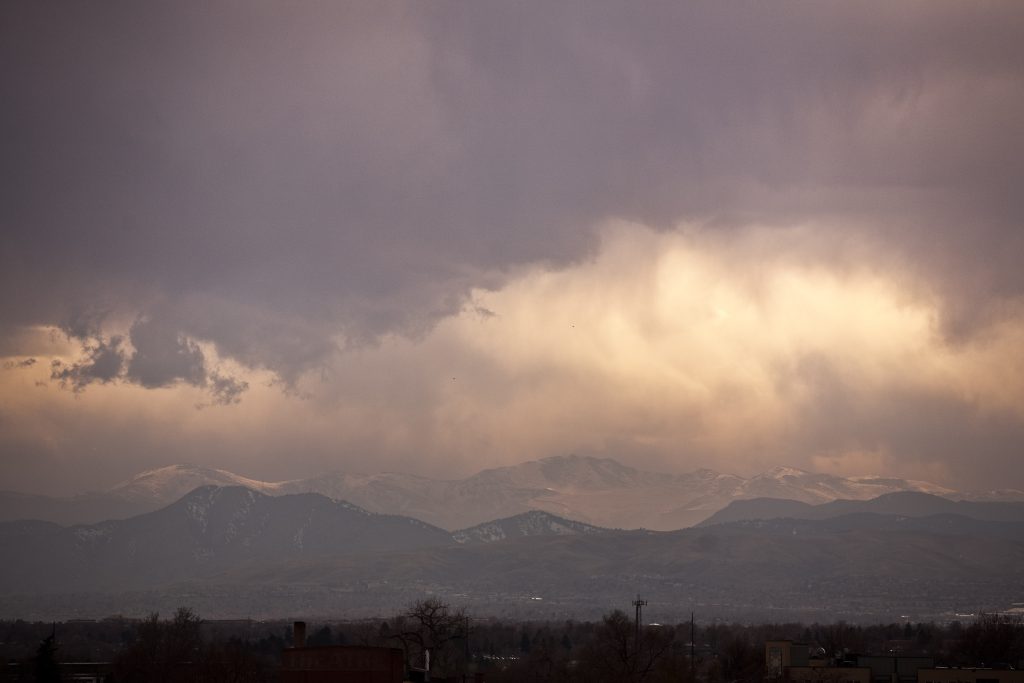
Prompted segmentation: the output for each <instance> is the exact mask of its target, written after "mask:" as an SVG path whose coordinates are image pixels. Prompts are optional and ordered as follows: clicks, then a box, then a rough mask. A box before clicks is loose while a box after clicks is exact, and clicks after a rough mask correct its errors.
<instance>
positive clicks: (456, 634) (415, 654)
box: [390, 598, 468, 675]
mask: <svg viewBox="0 0 1024 683" xmlns="http://www.w3.org/2000/svg"><path fill="white" fill-rule="evenodd" d="M467 636H468V619H467V617H466V613H465V611H464V610H462V609H452V608H451V607H450V606H449V605H448V603H446V602H442V601H441V600H438V599H437V598H428V599H426V600H420V601H418V602H416V603H414V604H412V605H410V606H409V608H408V609H407V610H406V611H405V612H403V613H402V614H401V615H400V616H399V617H398V618H397V619H396V620H395V624H394V627H392V629H391V634H390V637H391V638H395V639H397V640H399V641H400V642H401V643H402V649H404V650H405V657H406V662H407V663H408V664H409V665H410V666H417V667H423V666H424V665H425V664H426V663H427V662H428V655H427V653H428V652H429V664H430V671H431V672H434V673H436V674H438V675H446V674H449V673H453V672H454V668H455V667H456V666H457V664H458V663H459V662H460V661H461V660H462V656H461V651H462V648H460V647H459V645H460V644H462V643H464V642H465V639H466V638H467Z"/></svg>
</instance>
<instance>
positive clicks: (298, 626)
mask: <svg viewBox="0 0 1024 683" xmlns="http://www.w3.org/2000/svg"><path fill="white" fill-rule="evenodd" d="M292 637H293V640H292V647H306V622H304V621H296V622H295V625H294V626H293V627H292Z"/></svg>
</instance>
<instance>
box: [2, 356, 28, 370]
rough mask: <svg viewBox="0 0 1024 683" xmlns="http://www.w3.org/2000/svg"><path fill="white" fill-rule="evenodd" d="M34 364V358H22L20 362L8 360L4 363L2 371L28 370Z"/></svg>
mask: <svg viewBox="0 0 1024 683" xmlns="http://www.w3.org/2000/svg"><path fill="white" fill-rule="evenodd" d="M35 364H36V359H35V358H24V359H22V360H8V361H4V364H3V368H4V370H13V369H16V368H30V367H32V366H33V365H35Z"/></svg>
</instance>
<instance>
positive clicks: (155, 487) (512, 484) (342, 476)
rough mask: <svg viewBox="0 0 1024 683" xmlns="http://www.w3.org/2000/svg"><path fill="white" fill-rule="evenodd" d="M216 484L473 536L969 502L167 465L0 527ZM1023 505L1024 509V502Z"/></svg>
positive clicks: (757, 479)
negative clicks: (503, 524)
mask: <svg viewBox="0 0 1024 683" xmlns="http://www.w3.org/2000/svg"><path fill="white" fill-rule="evenodd" d="M210 484H212V485H220V486H224V485H229V486H230V485H240V486H245V487H246V488H249V489H252V490H257V491H260V492H261V493H264V494H266V495H285V494H292V493H319V494H321V495H325V496H327V497H329V498H332V499H335V500H347V501H350V502H352V503H353V504H355V505H359V506H360V507H363V508H365V509H367V510H369V511H371V512H378V513H387V514H398V515H404V516H409V517H415V518H417V519H422V520H424V521H426V522H429V523H430V524H433V525H435V526H438V527H441V528H444V529H448V530H459V529H467V528H470V527H473V526H476V525H478V524H482V523H485V522H489V521H492V520H495V519H502V518H506V517H511V516H515V515H518V514H522V513H525V512H528V511H530V510H542V511H544V512H547V513H550V514H552V515H555V516H558V517H563V518H567V519H573V520H576V521H579V522H581V523H585V524H590V525H593V526H597V527H604V528H647V529H655V530H670V529H678V528H682V527H686V526H692V525H694V524H697V523H699V522H701V521H703V520H704V519H706V518H708V517H709V516H710V515H712V514H714V513H715V512H717V511H719V510H721V509H723V508H725V507H726V506H727V505H729V503H731V502H732V501H734V500H741V499H750V498H761V497H773V498H781V499H786V500H797V501H802V502H804V503H809V504H816V503H824V502H830V501H832V500H837V499H855V500H864V499H870V498H874V497H877V496H878V495H881V494H885V493H891V492H895V491H899V490H917V491H924V492H928V493H933V494H939V495H943V496H945V497H951V498H952V497H957V496H967V497H969V494H964V493H957V492H955V491H952V490H951V489H947V488H945V487H942V486H939V485H936V484H932V483H930V482H923V481H916V480H904V479H898V478H892V477H877V476H863V477H850V478H843V477H837V476H834V475H829V474H821V473H812V472H805V471H803V470H799V469H797V468H793V467H784V466H780V467H776V468H772V469H770V470H767V471H766V472H762V473H760V474H758V475H755V476H753V477H750V478H743V477H739V476H737V475H732V474H724V473H720V472H716V471H714V470H710V469H706V468H704V469H697V470H693V471H691V472H685V473H680V474H666V473H658V472H649V471H645V470H640V469H637V468H633V467H630V466H628V465H625V464H623V463H620V462H619V461H617V460H614V459H611V458H595V457H590V456H580V455H568V456H553V457H550V458H543V459H540V460H531V461H527V462H524V463H520V464H518V465H512V466H507V467H496V468H489V469H484V470H481V471H479V472H477V473H476V474H473V475H471V476H469V477H466V478H463V479H431V478H428V477H422V476H417V475H412V474H402V473H394V472H382V473H377V474H357V473H347V472H327V473H324V474H321V475H316V476H314V477H308V478H305V479H294V480H287V481H280V482H266V481H260V480H256V479H251V478H248V477H243V476H242V475H238V474H235V473H232V472H229V471H227V470H221V469H216V468H206V467H198V466H194V465H170V466H166V467H161V468H155V469H151V470H147V471H145V472H141V473H139V474H138V475H136V476H134V477H131V478H129V479H127V480H125V481H122V482H120V483H118V484H116V485H115V486H113V487H111V488H110V489H108V490H107V491H105V492H100V493H88V494H82V495H80V496H76V497H72V498H68V499H53V498H46V497H43V496H30V495H26V494H13V493H6V492H0V520H2V519H8V520H9V519H19V518H37V519H44V520H47V521H54V522H57V523H62V524H70V523H85V522H97V521H101V520H102V519H117V518H126V517H130V516H132V515H135V514H141V513H143V512H149V511H152V510H155V509H157V508H159V507H160V506H161V505H165V504H167V503H169V502H172V501H173V500H174V499H176V498H177V497H180V496H181V495H183V494H184V493H186V492H187V491H189V490H192V489H193V488H195V487H197V486H200V485H210ZM1003 493H1004V495H1005V496H1007V497H1013V496H1015V495H1016V493H1015V492H1013V491H1007V492H1003ZM984 495H989V496H990V497H991V495H995V494H984ZM1020 498H1021V499H1022V500H1024V494H1021V495H1020Z"/></svg>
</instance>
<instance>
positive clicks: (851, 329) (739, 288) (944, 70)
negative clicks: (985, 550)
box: [0, 0, 1024, 495]
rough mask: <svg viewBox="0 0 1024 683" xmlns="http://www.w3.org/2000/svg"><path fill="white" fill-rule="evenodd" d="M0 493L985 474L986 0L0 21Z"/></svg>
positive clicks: (991, 44) (326, 8)
mask: <svg viewBox="0 0 1024 683" xmlns="http://www.w3.org/2000/svg"><path fill="white" fill-rule="evenodd" d="M0 96H2V101H3V102H4V105H3V107H0V149H2V150H3V153H2V154H0V230H2V242H0V291H2V292H3V296H2V297H0V489H10V490H19V491H26V492H37V493H47V494H54V495H68V494H71V493H75V492H79V491H83V490H94V489H102V488H105V487H107V486H110V485H113V484H114V483H115V482H117V481H119V480H121V479H125V478H127V477H129V476H131V475H132V474H134V473H137V472H139V471H142V470H145V469H148V468H153V467H159V466H163V465H168V464H172V463H179V462H189V463H194V464H198V465H204V466H211V467H221V468H225V469H229V470H232V471H235V472H238V473H240V474H244V475H246V476H251V477H257V478H263V479H272V480H279V479H290V478H296V477H303V476H311V475H314V474H317V473H320V472H323V471H328V470H341V471H354V472H376V471H384V470H390V471H404V472H411V473H417V474H422V475H428V476H434V477H440V478H445V477H460V476H465V475H468V474H471V473H473V472H475V471H477V470H479V469H482V468H485V467H495V466H501V465H509V464H514V463H518V462H522V461H525V460H531V459H536V458H541V457H547V456H552V455H565V454H570V453H575V454H581V455H592V456H599V457H612V458H616V459H618V460H620V461H621V462H624V463H627V464H630V465H633V466H636V467H642V468H645V469H651V470H656V471H666V472H686V471H690V470H693V469H696V468H698V467H710V468H713V469H716V470H719V471H723V472H730V473H736V474H741V475H751V474H754V473H756V472H759V471H762V470H764V469H767V468H770V467H773V466H777V465H783V464H784V465H790V466H795V467H800V468H803V469H807V470H811V471H818V472H828V473H833V474H839V475H861V474H882V475H892V476H902V477H909V478H915V479H927V480H931V481H935V482H937V483H941V484H945V485H948V486H952V487H953V488H958V489H991V488H1012V487H1016V488H1024V466H1022V464H1024V462H1022V461H1024V267H1022V266H1021V263H1022V261H1024V192H1022V188H1024V4H1022V3H1019V2H1001V3H1000V2H978V3H963V2H956V3H950V2H943V1H941V0H940V1H929V2H900V3H891V2H861V3H802V2H801V3H789V2H780V3H742V2H737V3H676V2H651V3H644V5H643V6H642V7H638V6H637V5H635V4H633V3H624V2H614V3H613V2H603V1H587V2H565V3H548V2H543V3H542V2H515V3H506V2H490V1H485V2H474V3H456V2H444V1H441V2H409V3H390V2H377V1H374V2H353V3H322V2H306V1H299V2H292V3H269V2H227V1H226V2H219V3H209V2H196V1H188V0H186V1H184V2H182V1H175V2H153V3H134V2H113V1H112V2H106V3H101V4H96V3H71V4H58V3H40V2H29V1H25V2H19V1H14V2H6V3H3V6H2V7H0Z"/></svg>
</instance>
